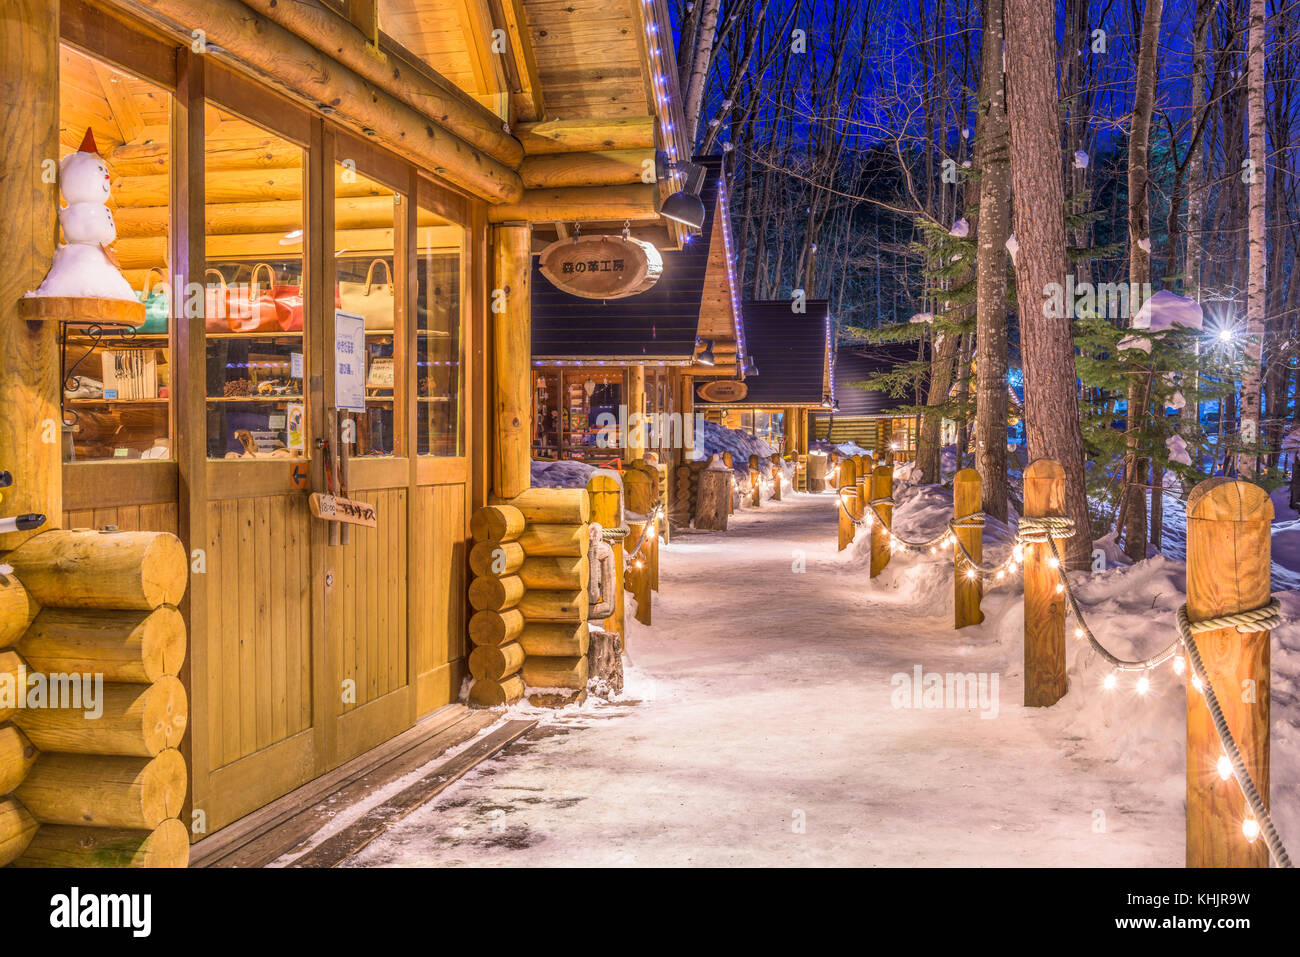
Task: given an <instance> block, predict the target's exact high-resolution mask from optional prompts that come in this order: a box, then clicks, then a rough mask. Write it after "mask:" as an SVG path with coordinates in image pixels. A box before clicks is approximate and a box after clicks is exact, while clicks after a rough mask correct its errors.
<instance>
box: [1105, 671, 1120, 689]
mask: <svg viewBox="0 0 1300 957" xmlns="http://www.w3.org/2000/svg"><path fill="white" fill-rule="evenodd" d="M1118 683H1119V679H1118V678H1116V677H1115V672H1113V671H1112V672H1111V673H1110V674H1108V675H1107V676H1106V679H1105V680H1104V681H1103V682H1102V683H1101V686H1102V687H1103V688H1105V689H1106V690H1107V691H1114V690H1115V685H1117V684H1118Z"/></svg>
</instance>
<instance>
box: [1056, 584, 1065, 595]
mask: <svg viewBox="0 0 1300 957" xmlns="http://www.w3.org/2000/svg"><path fill="white" fill-rule="evenodd" d="M1063 591H1065V586H1064V585H1062V584H1061V583H1060V582H1057V583H1056V593H1057V594H1058V595H1059V594H1061V592H1063Z"/></svg>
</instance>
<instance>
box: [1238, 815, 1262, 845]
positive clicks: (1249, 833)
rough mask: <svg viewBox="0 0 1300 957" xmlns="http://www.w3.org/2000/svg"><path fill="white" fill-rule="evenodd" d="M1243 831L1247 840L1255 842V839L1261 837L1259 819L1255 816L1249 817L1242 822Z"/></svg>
mask: <svg viewBox="0 0 1300 957" xmlns="http://www.w3.org/2000/svg"><path fill="white" fill-rule="evenodd" d="M1241 833H1242V834H1245V835H1246V840H1248V841H1250V843H1252V844H1254V843H1255V839H1256V838H1257V837H1259V821H1257V820H1255V819H1254V818H1253V817H1248V818H1246V819H1245V820H1244V821H1242V822H1241Z"/></svg>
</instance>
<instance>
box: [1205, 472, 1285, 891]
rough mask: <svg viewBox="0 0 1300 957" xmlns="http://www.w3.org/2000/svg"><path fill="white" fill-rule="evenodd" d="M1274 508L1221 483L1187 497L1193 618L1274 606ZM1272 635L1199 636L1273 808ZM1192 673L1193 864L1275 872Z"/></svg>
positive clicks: (1244, 753)
mask: <svg viewBox="0 0 1300 957" xmlns="http://www.w3.org/2000/svg"><path fill="white" fill-rule="evenodd" d="M1272 520H1273V503H1272V501H1271V500H1270V499H1269V497H1268V493H1267V492H1265V491H1264V490H1263V489H1262V488H1260V487H1259V486H1258V485H1253V484H1251V483H1249V482H1236V481H1233V480H1231V479H1227V478H1212V479H1208V480H1207V481H1204V482H1201V483H1200V484H1199V485H1197V486H1196V488H1194V489H1192V494H1191V495H1189V496H1188V497H1187V616H1188V617H1189V618H1190V619H1191V620H1192V621H1200V620H1203V619H1206V618H1217V617H1220V616H1222V615H1231V614H1235V613H1236V612H1240V611H1250V610H1252V609H1255V608H1260V607H1262V606H1263V605H1266V604H1267V603H1268V601H1269V598H1270V595H1271V585H1270V574H1271V569H1272V555H1271V553H1270V533H1271V523H1272ZM1271 637H1272V635H1271V633H1270V632H1267V631H1256V632H1251V633H1249V634H1242V633H1240V632H1238V631H1237V629H1236V628H1221V629H1219V630H1218V631H1207V632H1203V633H1201V634H1199V635H1196V636H1195V640H1196V647H1197V649H1198V650H1199V652H1200V656H1201V662H1202V664H1203V665H1204V666H1205V673H1206V677H1208V678H1209V679H1210V685H1211V686H1212V687H1213V688H1214V694H1215V697H1216V698H1217V700H1218V702H1219V707H1220V709H1222V711H1223V717H1224V720H1225V721H1227V723H1228V730H1229V731H1231V732H1232V737H1233V739H1234V740H1235V741H1236V742H1237V748H1238V749H1239V750H1240V751H1241V757H1242V760H1243V761H1244V762H1245V765H1246V770H1247V771H1248V772H1249V773H1250V776H1251V779H1252V780H1253V781H1254V782H1255V788H1256V789H1257V790H1258V791H1259V795H1260V797H1261V798H1263V800H1264V803H1265V805H1268V804H1269V794H1268V790H1269V666H1270V661H1269V658H1270V655H1269V646H1270V642H1271ZM1186 674H1187V680H1188V685H1187V866H1188V867H1268V848H1267V847H1266V846H1265V845H1264V841H1263V840H1262V839H1258V838H1257V839H1256V840H1255V841H1253V842H1251V841H1249V840H1247V839H1246V837H1245V835H1243V834H1242V830H1241V826H1242V821H1243V820H1244V819H1245V818H1246V817H1248V816H1249V812H1248V810H1247V808H1246V801H1245V798H1244V797H1243V796H1242V794H1241V790H1240V788H1239V787H1238V786H1237V783H1236V782H1235V781H1234V780H1232V779H1231V778H1229V779H1228V780H1226V781H1225V780H1223V779H1222V778H1221V777H1220V776H1219V774H1218V773H1217V771H1216V765H1217V763H1218V760H1219V757H1220V755H1222V754H1223V747H1222V745H1221V744H1220V743H1219V736H1218V734H1217V733H1216V732H1215V730H1214V724H1213V721H1212V720H1211V718H1210V709H1209V708H1208V707H1207V706H1206V703H1205V697H1204V696H1203V695H1202V694H1201V693H1200V692H1198V691H1197V690H1196V689H1195V688H1194V687H1193V686H1192V684H1191V677H1192V668H1191V665H1190V662H1189V664H1188V668H1187V671H1186Z"/></svg>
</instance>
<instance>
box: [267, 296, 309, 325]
mask: <svg viewBox="0 0 1300 957" xmlns="http://www.w3.org/2000/svg"><path fill="white" fill-rule="evenodd" d="M272 295H273V296H274V298H275V312H276V316H277V318H278V320H279V323H280V329H281V331H283V332H302V288H301V287H300V286H276V287H275V288H274V289H273V290H272Z"/></svg>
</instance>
